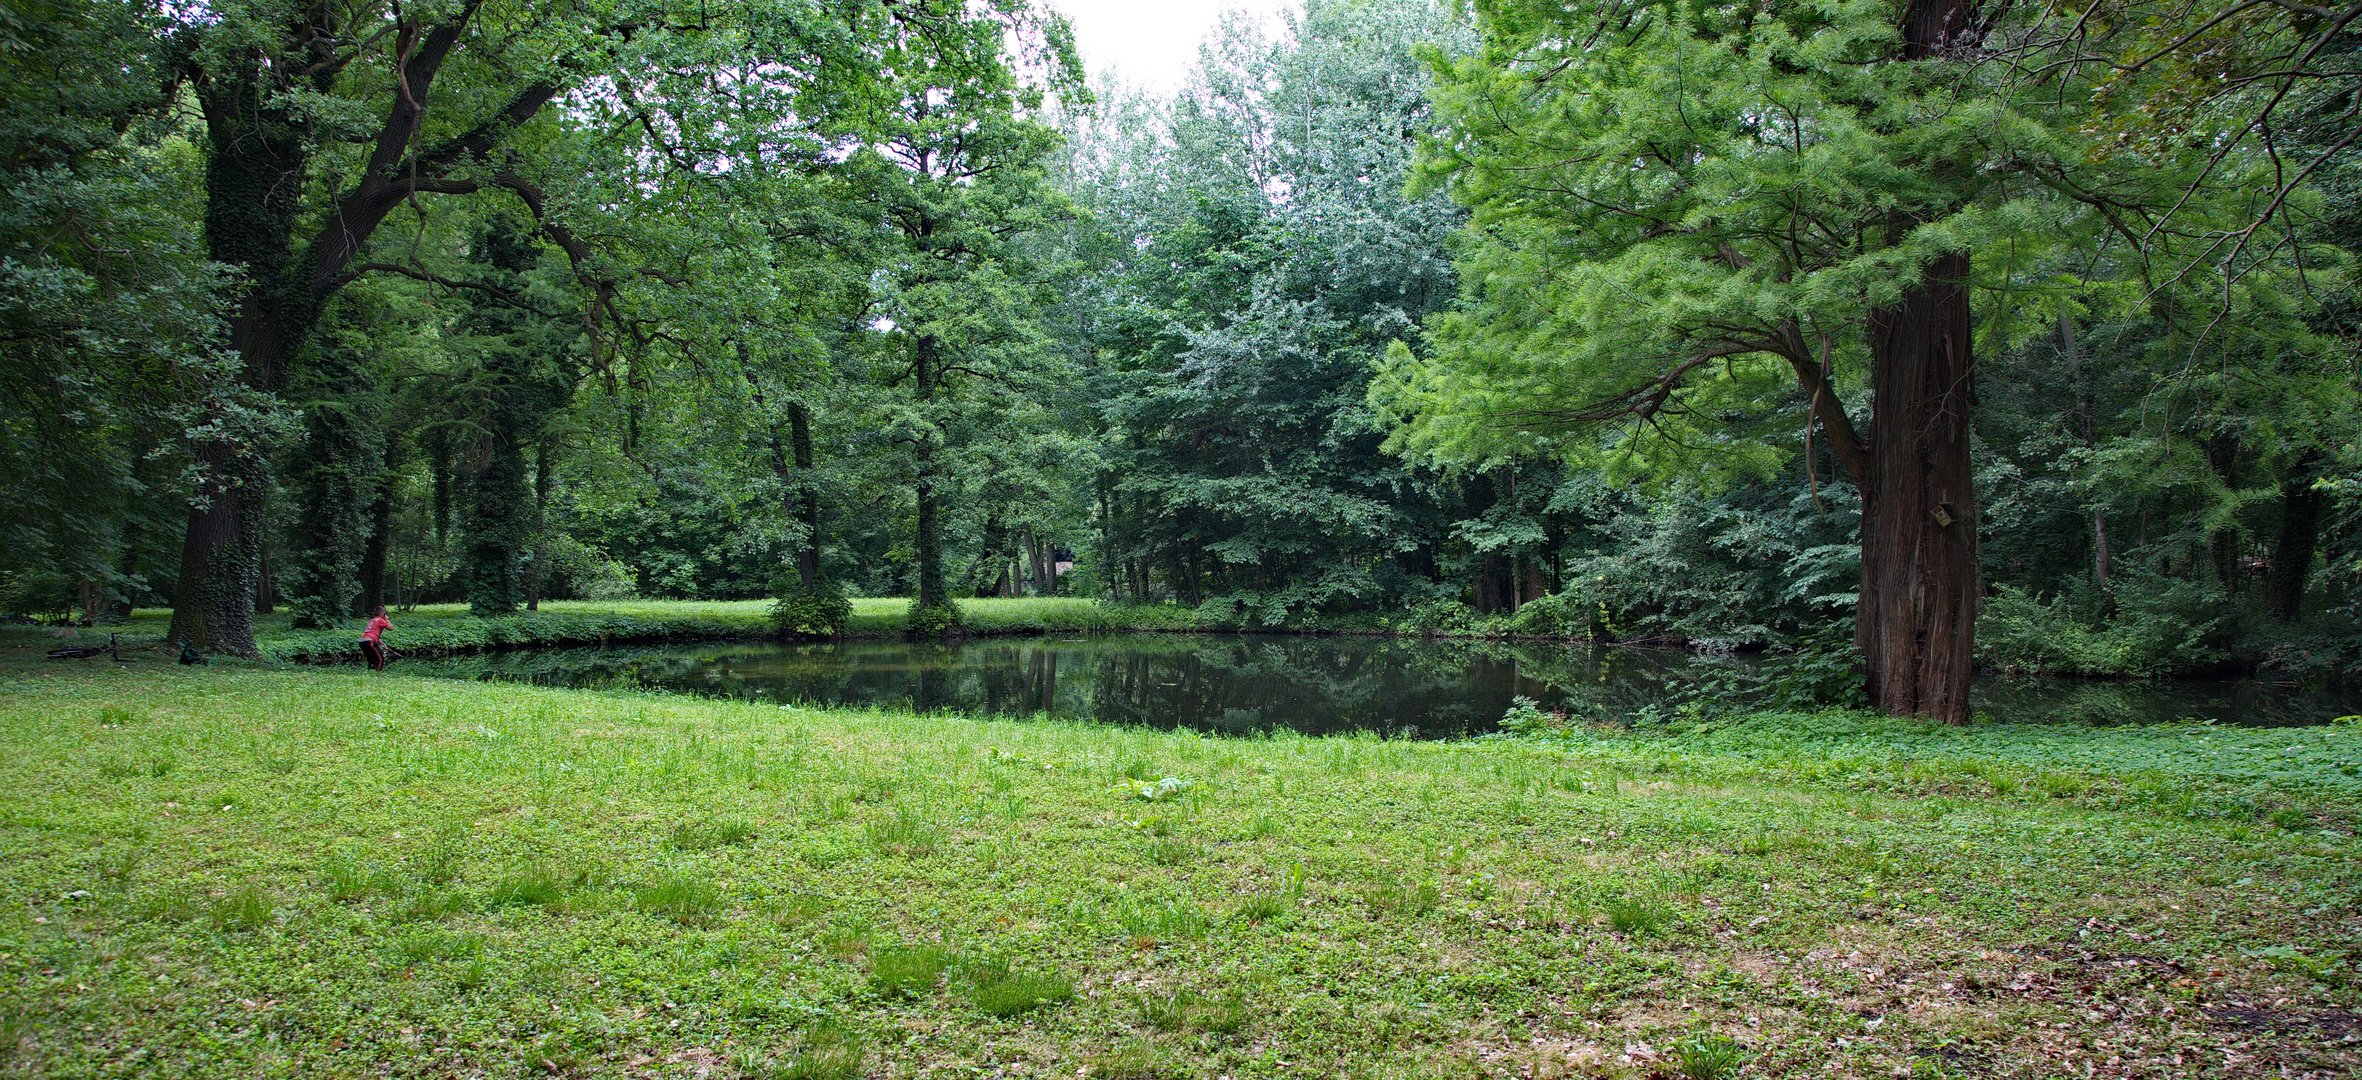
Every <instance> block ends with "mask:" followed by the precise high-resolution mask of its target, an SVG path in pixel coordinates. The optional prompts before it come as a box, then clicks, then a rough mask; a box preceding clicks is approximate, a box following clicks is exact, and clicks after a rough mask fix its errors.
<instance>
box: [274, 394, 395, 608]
mask: <svg viewBox="0 0 2362 1080" xmlns="http://www.w3.org/2000/svg"><path fill="white" fill-rule="evenodd" d="M310 367H311V370H310V371H309V372H307V373H306V375H305V376H304V377H303V378H302V379H300V380H299V383H300V385H302V386H303V387H304V388H305V392H304V393H303V395H302V396H303V398H304V399H305V405H304V435H305V438H304V443H303V445H302V447H300V448H299V449H298V450H297V452H296V453H295V454H294V455H292V458H291V460H290V462H289V465H290V467H289V469H288V472H289V473H290V476H289V480H290V484H289V487H291V488H292V489H293V491H292V495H293V496H294V498H295V499H296V500H297V503H296V506H295V507H294V510H295V521H294V523H293V526H294V527H293V528H292V529H291V530H290V532H291V535H290V536H289V538H288V539H289V541H290V545H289V551H288V553H287V554H288V558H287V572H286V574H285V575H284V577H285V581H286V591H287V598H288V603H287V606H288V609H289V611H290V612H292V613H293V615H294V617H295V625H296V626H298V627H306V628H320V627H329V626H335V625H336V624H337V623H338V622H339V621H341V620H342V619H343V618H344V617H345V615H346V614H347V613H348V612H350V611H351V610H352V608H353V604H354V601H355V600H356V599H357V598H358V597H359V595H360V593H361V591H362V586H361V573H362V569H363V566H362V564H363V562H364V560H365V558H366V556H367V553H368V549H369V545H370V543H371V542H372V535H371V534H372V533H373V532H374V529H373V526H374V524H375V522H374V520H373V518H374V513H373V511H374V509H375V504H376V501H377V498H378V488H379V486H380V483H381V480H380V475H379V469H380V468H381V467H382V462H383V461H384V458H385V452H384V448H383V446H382V441H383V439H384V438H385V433H384V432H383V430H382V429H380V428H379V426H378V424H377V421H376V414H377V412H378V403H377V401H376V400H375V390H376V385H375V380H374V379H373V378H372V377H371V374H370V372H369V369H368V365H367V364H366V363H364V362H362V361H361V360H360V358H358V357H356V356H354V355H353V354H352V353H350V352H348V351H346V350H343V349H335V348H331V349H325V350H321V351H320V352H319V353H318V354H317V355H316V356H315V358H314V363H313V364H312V365H310Z"/></svg>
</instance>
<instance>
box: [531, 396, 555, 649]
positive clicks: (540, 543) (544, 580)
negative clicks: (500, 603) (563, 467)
mask: <svg viewBox="0 0 2362 1080" xmlns="http://www.w3.org/2000/svg"><path fill="white" fill-rule="evenodd" d="M551 480H552V476H551V472H550V445H549V440H548V439H547V438H544V439H542V440H541V441H540V442H538V443H535V444H534V446H533V558H532V561H531V562H530V563H529V564H528V565H527V566H526V568H525V610H527V611H540V610H541V594H542V592H543V591H544V590H545V589H547V588H548V586H549V491H550V483H551Z"/></svg>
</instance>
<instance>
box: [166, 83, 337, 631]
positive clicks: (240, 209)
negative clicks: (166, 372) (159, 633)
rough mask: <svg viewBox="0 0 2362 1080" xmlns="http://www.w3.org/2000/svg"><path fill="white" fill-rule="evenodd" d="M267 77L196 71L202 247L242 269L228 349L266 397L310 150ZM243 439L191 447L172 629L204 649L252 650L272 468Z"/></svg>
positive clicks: (275, 384)
mask: <svg viewBox="0 0 2362 1080" xmlns="http://www.w3.org/2000/svg"><path fill="white" fill-rule="evenodd" d="M265 80H266V74H265V71H264V69H261V68H259V67H250V68H247V69H245V70H242V71H240V72H237V73H236V74H235V75H232V76H226V77H218V78H213V79H207V80H202V81H200V82H199V83H198V87H197V100H198V103H199V106H200V109H201V111H202V112H203V113H204V116H205V127H206V140H207V147H206V160H205V247H206V254H207V255H209V256H210V257H211V258H212V259H213V261H215V262H218V263H221V264H223V265H225V266H231V267H235V268H237V269H238V270H239V271H240V272H241V273H242V274H243V275H244V277H245V283H244V286H243V288H242V289H241V295H240V297H239V299H238V304H237V308H236V310H235V311H234V312H233V313H232V316H231V319H230V348H231V349H232V350H233V351H234V352H236V353H237V355H238V359H239V360H240V362H241V366H240V370H239V373H238V378H239V380H240V382H241V383H242V384H243V386H244V387H245V388H248V389H251V390H255V391H260V392H262V393H265V394H268V393H271V392H273V391H275V390H277V389H278V388H279V385H280V375H281V372H280V370H279V366H280V365H279V360H280V358H281V355H282V354H283V353H284V352H285V343H286V331H287V322H288V315H289V314H290V312H289V311H288V310H287V309H288V307H289V304H288V301H289V299H290V297H289V295H288V292H289V290H288V284H287V277H288V265H289V260H290V258H291V257H292V254H293V250H294V227H295V217H296V214H297V212H298V211H299V210H300V209H301V192H302V189H303V173H304V166H305V162H306V160H307V154H306V152H305V148H304V144H303V141H302V138H301V134H300V129H299V125H298V123H297V120H296V118H295V117H293V116H291V115H289V114H288V113H287V112H286V107H285V106H284V105H283V104H281V103H280V102H279V101H278V100H277V99H278V97H279V95H278V89H277V88H276V87H275V86H272V85H269V84H267V83H266V81H265ZM224 389H225V390H226V389H227V388H224ZM246 437H251V433H246ZM240 438H241V433H240V432H237V431H235V430H228V431H224V432H223V433H221V434H218V435H216V436H214V437H212V438H210V439H208V440H207V441H206V442H204V443H203V444H202V445H200V446H198V447H197V452H196V458H197V464H198V468H199V469H200V470H201V472H202V475H203V479H202V480H201V481H200V486H199V489H198V498H197V499H195V500H194V501H193V502H192V503H191V504H190V507H189V520H188V531H187V532H186V533H185V534H184V535H183V537H182V540H181V555H180V573H181V578H180V583H179V585H178V586H177V588H176V590H175V594H174V597H173V605H172V628H171V630H170V631H169V633H170V635H171V637H172V638H173V639H174V640H177V641H182V642H185V643H187V644H188V645H189V646H190V647H191V648H194V649H197V650H198V651H200V652H222V653H229V654H232V655H236V656H253V655H255V648H254V596H255V589H256V587H257V585H258V584H259V583H260V582H261V579H262V543H263V541H262V527H263V521H264V514H263V509H264V508H263V493H264V491H265V489H266V488H267V486H268V471H267V466H266V465H265V463H264V461H263V458H264V456H265V454H264V451H265V448H263V447H259V446H251V445H245V444H243V443H242V442H240Z"/></svg>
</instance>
